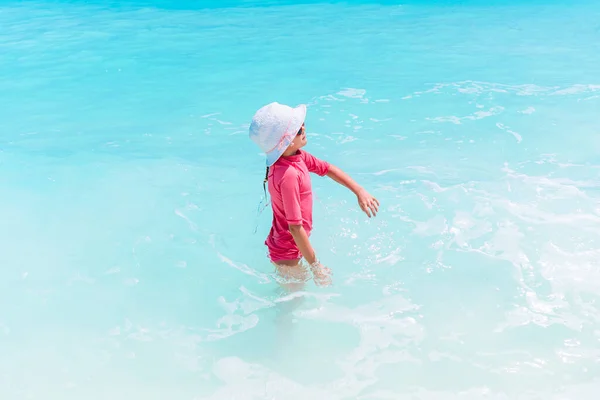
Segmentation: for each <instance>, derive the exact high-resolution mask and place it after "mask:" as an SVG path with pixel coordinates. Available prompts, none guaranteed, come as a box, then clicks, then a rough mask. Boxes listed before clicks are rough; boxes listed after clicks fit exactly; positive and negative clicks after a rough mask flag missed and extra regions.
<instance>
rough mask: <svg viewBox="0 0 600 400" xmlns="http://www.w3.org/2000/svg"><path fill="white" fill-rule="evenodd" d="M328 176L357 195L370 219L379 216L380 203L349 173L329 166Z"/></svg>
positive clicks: (361, 206)
mask: <svg viewBox="0 0 600 400" xmlns="http://www.w3.org/2000/svg"><path fill="white" fill-rule="evenodd" d="M327 176H328V177H330V178H331V179H333V180H334V181H336V182H337V183H339V184H340V185H343V186H345V187H347V188H348V189H350V190H351V191H352V193H354V194H355V195H356V198H357V200H358V205H359V206H360V208H361V209H362V210H363V211H364V212H365V214H367V216H368V217H369V218H371V216H373V217H374V216H375V215H377V211H379V201H378V200H377V199H376V198H375V197H373V196H371V195H370V194H369V192H367V191H366V190H365V189H364V188H363V187H361V186H360V185H359V184H358V183H356V182H355V181H354V180H353V179H352V178H351V177H350V176H349V175H348V174H347V173H345V172H344V171H342V170H341V169H340V168H338V167H336V166H335V165H331V164H330V165H329V171H328V172H327Z"/></svg>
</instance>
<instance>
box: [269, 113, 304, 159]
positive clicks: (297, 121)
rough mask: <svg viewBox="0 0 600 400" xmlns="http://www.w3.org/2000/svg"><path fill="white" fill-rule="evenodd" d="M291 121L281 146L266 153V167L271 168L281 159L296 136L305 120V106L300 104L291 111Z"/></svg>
mask: <svg viewBox="0 0 600 400" xmlns="http://www.w3.org/2000/svg"><path fill="white" fill-rule="evenodd" d="M291 119H292V120H291V121H290V125H289V129H288V132H286V134H285V136H284V137H283V141H282V145H281V146H278V147H277V148H275V149H274V150H272V151H270V152H269V153H267V167H270V166H272V165H273V164H275V162H276V161H277V160H279V157H281V155H282V154H283V153H284V152H285V151H286V150H287V148H288V147H289V145H290V144H291V143H292V141H293V140H294V138H295V137H296V134H297V133H298V131H299V130H300V127H301V126H302V124H303V123H304V120H305V119H306V105H305V104H301V105H299V106H298V107H296V108H294V109H293V110H292V117H291Z"/></svg>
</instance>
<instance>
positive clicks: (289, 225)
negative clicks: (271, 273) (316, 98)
mask: <svg viewBox="0 0 600 400" xmlns="http://www.w3.org/2000/svg"><path fill="white" fill-rule="evenodd" d="M305 118H306V106H305V105H300V106H298V107H296V108H292V107H289V106H286V105H283V104H279V103H277V102H275V103H271V104H268V105H266V106H264V107H262V108H261V109H259V110H258V111H257V112H256V114H255V115H254V117H253V119H252V122H251V124H250V138H251V139H252V140H253V141H254V142H255V143H256V144H257V145H258V146H259V147H260V148H261V150H262V151H263V152H265V153H266V155H267V173H266V176H265V182H264V183H265V184H266V183H267V182H268V186H269V194H270V196H271V206H272V209H273V222H272V226H271V230H270V232H269V235H268V237H267V239H266V241H265V244H266V245H267V248H268V251H269V258H270V259H271V261H272V262H273V264H275V266H276V267H277V268H278V270H279V272H280V273H281V274H282V275H284V276H288V277H293V278H299V279H301V280H304V268H303V266H302V264H301V260H302V258H304V260H306V262H308V264H309V266H310V268H311V270H312V272H313V274H314V276H315V282H316V283H326V282H328V281H329V279H330V278H329V275H330V271H329V269H328V268H325V267H323V266H322V265H321V264H320V262H319V259H318V257H317V255H316V253H315V251H314V249H313V247H312V245H311V243H310V240H309V237H310V232H311V230H312V188H311V181H310V174H309V173H310V172H312V173H314V174H317V175H319V176H328V177H329V178H331V179H333V180H334V181H336V182H338V183H339V184H341V185H344V186H345V187H347V188H348V189H350V190H351V191H352V192H353V193H354V194H355V195H356V197H357V200H358V204H359V206H360V208H361V209H362V210H363V211H364V212H365V214H367V216H368V217H369V218H371V216H375V215H376V214H377V211H378V209H379V201H377V199H376V198H374V197H373V196H371V195H370V194H369V193H368V192H367V191H366V190H365V189H363V188H362V187H361V186H359V185H358V184H357V183H356V182H355V181H354V180H352V178H350V176H348V175H347V174H346V173H344V172H343V171H342V170H341V169H339V168H337V167H336V166H334V165H332V164H330V163H328V162H326V161H323V160H320V159H318V158H316V157H314V156H313V155H311V154H310V153H308V152H306V151H304V150H301V149H302V148H303V147H304V146H305V145H306V143H307V140H306V131H305V128H304V120H305ZM265 195H266V190H265Z"/></svg>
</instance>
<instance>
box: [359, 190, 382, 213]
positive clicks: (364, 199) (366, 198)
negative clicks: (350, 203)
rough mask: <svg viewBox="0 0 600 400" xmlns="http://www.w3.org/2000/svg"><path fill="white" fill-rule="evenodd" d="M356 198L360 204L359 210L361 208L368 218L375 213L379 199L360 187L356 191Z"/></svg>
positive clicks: (377, 209)
mask: <svg viewBox="0 0 600 400" xmlns="http://www.w3.org/2000/svg"><path fill="white" fill-rule="evenodd" d="M356 198H357V199H358V205H359V206H360V208H361V210H363V211H364V212H365V214H367V216H368V217H369V218H371V216H373V217H374V216H375V215H377V211H379V201H378V200H377V199H376V198H375V197H373V196H371V195H370V194H369V192H367V191H366V190H364V189H362V190H360V191H359V192H358V194H357V195H356Z"/></svg>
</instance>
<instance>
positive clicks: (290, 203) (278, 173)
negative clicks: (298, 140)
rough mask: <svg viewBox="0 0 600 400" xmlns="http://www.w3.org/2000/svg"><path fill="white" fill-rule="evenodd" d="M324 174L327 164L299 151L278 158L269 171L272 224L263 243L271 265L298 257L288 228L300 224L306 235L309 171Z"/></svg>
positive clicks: (308, 228) (308, 227) (309, 226)
mask: <svg viewBox="0 0 600 400" xmlns="http://www.w3.org/2000/svg"><path fill="white" fill-rule="evenodd" d="M328 171H329V163H327V162H326V161H322V160H319V159H318V158H316V157H314V156H313V155H311V154H310V153H307V152H305V151H302V150H298V152H297V153H296V154H295V155H293V156H289V157H281V158H279V159H278V160H277V161H276V162H275V164H273V166H271V168H270V169H269V177H268V183H269V194H270V195H271V205H272V208H273V225H272V227H271V231H270V232H269V236H268V237H267V239H266V241H265V244H266V245H267V248H268V249H269V257H270V258H271V261H273V262H274V263H277V262H278V261H282V260H296V259H300V258H302V254H301V253H300V250H299V249H298V246H296V242H295V241H294V238H293V236H292V234H291V233H290V229H289V225H290V224H292V225H303V226H304V230H305V231H306V233H307V234H308V235H310V231H311V230H312V186H311V182H310V174H309V172H312V173H314V174H317V175H319V176H325V175H327V172H328Z"/></svg>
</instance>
